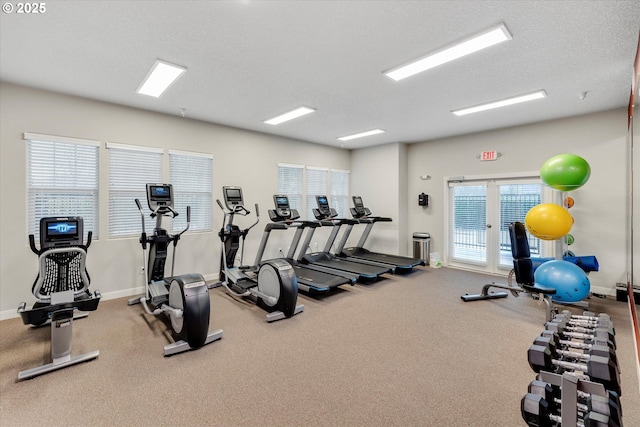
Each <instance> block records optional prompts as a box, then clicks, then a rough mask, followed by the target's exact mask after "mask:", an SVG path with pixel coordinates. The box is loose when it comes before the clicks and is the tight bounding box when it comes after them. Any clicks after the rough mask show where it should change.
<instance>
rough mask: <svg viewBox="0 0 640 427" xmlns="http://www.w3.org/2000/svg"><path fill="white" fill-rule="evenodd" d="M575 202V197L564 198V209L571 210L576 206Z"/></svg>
mask: <svg viewBox="0 0 640 427" xmlns="http://www.w3.org/2000/svg"><path fill="white" fill-rule="evenodd" d="M574 203H575V201H574V200H573V197H565V198H564V207H565V208H567V209H571V208H572V207H573V205H574Z"/></svg>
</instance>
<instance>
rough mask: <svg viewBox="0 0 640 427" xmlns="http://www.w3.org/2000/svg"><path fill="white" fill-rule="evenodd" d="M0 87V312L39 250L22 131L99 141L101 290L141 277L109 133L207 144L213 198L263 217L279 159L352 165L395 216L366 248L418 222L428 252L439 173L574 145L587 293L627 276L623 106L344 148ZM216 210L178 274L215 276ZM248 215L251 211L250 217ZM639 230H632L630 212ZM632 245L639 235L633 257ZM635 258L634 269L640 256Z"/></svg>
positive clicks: (488, 168) (132, 139)
mask: <svg viewBox="0 0 640 427" xmlns="http://www.w3.org/2000/svg"><path fill="white" fill-rule="evenodd" d="M0 95H1V97H0V185H1V193H0V205H1V209H0V236H1V237H0V319H1V318H7V317H11V316H15V310H16V308H17V306H18V304H19V302H21V301H26V302H28V303H29V304H30V303H31V302H32V301H33V296H32V295H31V293H30V288H31V284H32V283H33V280H34V279H35V275H36V272H37V261H36V257H35V255H34V254H33V253H31V251H30V250H29V247H28V242H27V236H26V227H27V225H26V221H25V217H26V184H25V179H26V173H25V162H26V159H25V154H26V149H25V142H24V140H23V139H22V136H23V133H24V132H35V133H42V134H49V135H60V136H67V137H75V138H86V139H94V140H98V141H102V142H103V144H102V146H101V148H100V191H101V193H100V211H99V215H100V230H99V232H100V239H99V240H97V241H95V242H94V243H93V244H92V246H91V249H90V251H89V257H88V268H89V272H90V274H91V276H92V288H93V289H100V290H101V292H102V293H103V295H104V296H105V298H115V297H121V296H129V295H132V294H134V293H136V292H139V291H140V290H141V286H142V276H141V275H140V274H139V271H140V265H141V251H140V247H139V244H138V242H137V238H128V239H113V240H112V239H109V238H108V228H107V227H108V224H107V218H108V207H107V202H108V194H107V188H108V176H107V164H108V157H107V156H108V152H107V150H106V149H105V148H104V142H106V141H110V142H118V143H124V144H133V145H147V146H153V147H160V148H164V149H180V150H188V151H198V152H205V153H212V154H213V157H214V176H213V179H214V197H216V198H218V197H220V196H221V194H219V193H220V190H219V189H220V187H221V186H222V185H240V186H242V187H243V188H244V193H245V199H246V201H247V203H249V204H253V203H256V202H257V203H259V204H260V206H261V208H262V209H261V210H262V212H263V218H262V221H261V223H262V224H263V225H264V224H265V223H266V221H267V217H266V209H268V208H270V207H271V206H272V204H273V201H272V195H273V194H274V192H275V191H276V189H277V168H276V166H277V164H278V163H280V162H281V163H294V164H303V165H311V166H322V167H328V168H336V169H347V170H351V194H353V195H361V196H362V197H363V199H364V201H365V204H366V205H367V206H368V207H369V208H370V209H371V210H372V211H373V213H374V214H375V215H381V216H390V217H392V218H393V220H394V221H393V222H392V223H388V224H378V225H376V227H375V228H374V231H373V233H372V235H371V237H370V240H369V242H368V244H367V247H369V248H370V249H373V250H378V251H382V252H390V253H400V254H407V253H409V252H410V250H409V247H410V240H411V239H410V236H411V233H412V232H414V231H426V232H429V233H431V250H432V251H443V242H444V230H443V224H444V217H443V214H444V206H445V203H446V201H445V200H444V196H445V193H444V182H443V178H444V177H446V176H458V175H466V176H469V175H491V174H510V173H518V172H522V171H536V170H538V169H539V167H540V165H541V164H542V163H543V162H544V161H545V160H546V159H547V158H549V157H550V156H552V155H554V154H557V153H560V152H571V153H575V154H578V155H581V156H583V157H584V158H586V159H587V161H589V163H590V165H591V168H592V175H591V178H590V180H589V182H588V183H587V184H586V185H585V186H584V187H583V188H581V189H579V190H577V191H576V192H575V194H573V196H574V198H575V199H576V206H575V207H574V208H573V210H572V214H573V215H574V217H575V219H576V224H575V226H574V228H573V230H572V234H574V236H575V237H576V243H575V245H574V248H572V249H573V250H574V251H575V252H576V253H578V254H584V255H590V254H593V255H596V256H597V257H598V260H599V262H600V271H599V272H597V273H592V274H591V276H590V278H591V281H592V286H593V290H594V291H596V292H602V293H611V292H612V291H613V289H614V286H615V283H616V282H624V281H626V272H627V271H628V264H629V262H628V260H629V257H630V255H629V249H628V244H627V242H628V236H629V226H628V224H629V223H630V221H629V218H630V216H629V203H630V198H629V197H628V194H629V185H628V181H629V172H628V167H627V165H628V160H629V146H628V140H627V123H626V109H620V110H613V111H608V112H603V113H597V114H591V115H585V116H578V117H573V118H568V119H563V120H556V121H550V122H545V123H537V124H532V125H526V126H520V127H514V128H508V129H501V130H497V131H491V132H485V133H480V134H474V135H466V136H460V137H455V138H449V139H441V140H434V141H427V142H422V143H415V144H402V143H394V144H387V145H383V146H377V147H371V148H366V149H361V150H353V151H348V150H342V149H339V148H331V147H325V146H321V145H317V144H311V143H306V142H302V141H295V140H289V139H286V138H278V137H274V136H269V135H264V134H259V133H255V132H250V131H244V130H240V129H234V128H229V127H225V126H218V125H214V124H209V123H203V122H198V121H194V120H189V119H183V118H181V117H174V116H167V115H161V114H156V113H151V112H147V111H141V110H136V109H131V108H126V107H121V106H117V105H112V104H107V103H102V102H97V101H91V100H87V99H82V98H76V97H70V96H66V95H60V94H55V93H51V92H45V91H39V90H35V89H31V88H25V87H20V86H15V85H11V84H6V83H2V84H0ZM637 140H638V138H637V136H636V141H637ZM482 150H496V151H499V152H501V153H502V154H503V155H502V157H500V158H499V160H497V161H495V162H480V161H479V160H478V159H477V158H476V155H477V154H478V153H479V152H480V151H482ZM636 151H639V150H636ZM636 157H637V156H636ZM636 163H638V162H636ZM165 173H166V171H165ZM422 175H430V176H431V179H430V180H422V179H420V176H422ZM165 178H168V176H166V175H165ZM636 181H638V180H637V179H636ZM638 187H640V185H637V186H636V188H638ZM420 192H425V193H427V194H429V196H430V206H429V207H428V208H422V207H419V206H418V205H417V195H418V194H419V193H420ZM636 205H637V203H636ZM216 206H217V205H215V204H214V208H216ZM212 214H213V216H214V231H213V232H210V233H189V234H187V235H185V236H184V237H183V239H182V241H181V245H180V246H179V248H178V249H179V250H178V256H177V260H176V273H185V272H199V273H202V274H204V275H205V276H206V277H208V278H213V277H215V276H216V275H217V271H218V268H219V257H220V248H219V245H220V243H219V239H218V237H217V231H218V229H219V227H220V226H221V222H222V214H221V212H220V211H219V210H218V209H214V212H213V213H212ZM635 216H636V218H637V217H638V215H637V213H636V215H635ZM249 222H250V220H249V219H247V225H248V224H249ZM241 225H244V224H243V223H241ZM635 228H636V234H637V229H638V228H640V227H638V226H637V220H636V227H635ZM254 230H255V231H254V232H253V233H251V234H250V235H249V237H248V241H247V249H246V261H247V262H252V261H253V256H254V254H255V250H256V249H257V246H258V242H259V240H260V238H261V232H260V231H259V230H261V227H260V226H258V227H256V229H254ZM327 234H328V232H327V231H326V230H321V231H320V232H319V233H317V235H316V237H315V238H314V240H313V241H312V249H315V248H316V245H317V246H319V247H320V248H322V246H323V244H324V240H325V238H326V235H327ZM353 234H354V236H353V237H352V238H351V239H350V244H353V243H355V241H357V240H356V239H357V237H358V236H359V232H358V230H354V233H353ZM291 236H292V232H287V233H281V234H274V235H273V236H272V239H271V240H270V244H269V247H268V248H267V253H266V255H267V256H272V257H275V256H278V250H279V249H282V250H283V251H286V250H287V248H288V243H289V241H290V238H291ZM636 241H637V239H636ZM638 253H640V250H638V245H636V249H635V255H636V256H637V254H638ZM635 265H636V271H639V270H638V265H639V263H638V262H637V261H636V264H635ZM636 275H637V274H636Z"/></svg>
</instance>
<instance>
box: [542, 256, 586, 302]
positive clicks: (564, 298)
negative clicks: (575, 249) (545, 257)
mask: <svg viewBox="0 0 640 427" xmlns="http://www.w3.org/2000/svg"><path fill="white" fill-rule="evenodd" d="M533 277H534V279H535V282H536V283H538V284H540V285H541V286H544V287H547V288H553V289H555V290H556V293H555V295H551V299H552V300H553V301H558V302H578V301H582V300H583V299H585V298H586V297H587V295H589V290H590V288H591V283H590V282H589V278H588V277H587V275H586V273H585V272H584V271H583V270H582V269H581V268H580V267H578V266H577V265H575V264H573V263H570V262H569V261H562V260H553V261H548V262H545V263H544V264H542V265H540V267H538V268H537V269H536V271H535V272H534V273H533Z"/></svg>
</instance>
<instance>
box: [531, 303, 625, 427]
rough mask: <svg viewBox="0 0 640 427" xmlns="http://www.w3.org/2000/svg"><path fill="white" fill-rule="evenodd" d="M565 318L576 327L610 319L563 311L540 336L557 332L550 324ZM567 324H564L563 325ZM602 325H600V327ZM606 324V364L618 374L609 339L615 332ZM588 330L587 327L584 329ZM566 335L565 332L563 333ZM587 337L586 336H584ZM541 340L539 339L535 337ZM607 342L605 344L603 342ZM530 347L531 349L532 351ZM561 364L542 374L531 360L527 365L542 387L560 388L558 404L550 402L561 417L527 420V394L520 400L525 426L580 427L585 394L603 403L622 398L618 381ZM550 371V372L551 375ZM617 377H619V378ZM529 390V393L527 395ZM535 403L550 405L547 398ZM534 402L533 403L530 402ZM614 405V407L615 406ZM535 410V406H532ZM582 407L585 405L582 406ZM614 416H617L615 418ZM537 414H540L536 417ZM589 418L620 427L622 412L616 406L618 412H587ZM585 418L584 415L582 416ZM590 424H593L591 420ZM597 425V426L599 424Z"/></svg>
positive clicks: (613, 348)
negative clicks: (554, 426)
mask: <svg viewBox="0 0 640 427" xmlns="http://www.w3.org/2000/svg"><path fill="white" fill-rule="evenodd" d="M562 315H564V316H565V319H569V320H567V322H569V321H571V318H573V319H572V320H573V321H574V322H576V323H580V322H588V321H585V320H584V318H585V317H588V318H590V319H591V320H592V321H593V319H595V318H598V317H601V318H602V319H609V317H608V316H607V315H605V314H597V313H592V312H584V313H583V315H582V316H573V315H571V313H570V312H568V311H564V312H563V313H562V314H559V315H558V317H557V318H556V319H554V320H553V321H552V322H548V323H546V324H545V328H546V329H545V331H543V333H542V334H541V336H543V337H544V336H545V332H550V331H557V330H558V329H556V327H557V326H558V325H554V324H553V322H562V320H560V318H561V316H562ZM565 323H566V322H565ZM604 323H605V322H604V321H603V324H604ZM606 323H607V324H609V326H610V329H609V337H610V340H609V344H610V345H611V348H610V351H611V353H612V355H611V356H608V357H609V359H608V364H609V366H610V367H612V364H613V368H614V369H615V370H617V372H618V373H619V367H618V366H617V358H615V338H614V337H613V336H612V334H615V331H614V330H613V325H612V324H611V322H610V320H607V321H606ZM587 327H588V326H587ZM565 333H566V332H565ZM567 334H568V335H569V337H566V338H565V340H571V335H572V334H571V333H567ZM573 335H577V336H579V335H581V334H573ZM585 335H587V334H585ZM594 336H595V332H594ZM538 338H540V337H538ZM538 338H536V340H534V347H535V346H536V342H537V340H538ZM578 339H583V338H578ZM595 341H598V343H602V342H603V341H602V337H599V338H596V339H594V342H595ZM604 342H606V340H605V341H604ZM576 344H577V345H576V347H578V348H580V346H581V345H584V344H586V341H584V342H582V343H581V342H579V341H578V342H576ZM534 347H532V349H533V348H534ZM566 353H570V352H566V351H565V352H562V354H566ZM595 357H599V358H600V359H605V358H604V357H603V356H602V355H599V356H595ZM563 359H564V356H561V357H560V359H559V360H560V361H562V360H563ZM561 363H562V362H559V363H557V364H556V362H555V361H554V366H549V367H548V369H541V370H539V371H538V370H537V369H536V368H537V367H539V365H538V366H536V367H534V365H533V364H532V361H531V360H530V365H531V366H532V368H533V369H534V371H536V372H538V377H537V380H539V381H541V382H543V383H547V384H549V385H551V386H552V387H555V388H556V389H558V388H559V390H560V399H559V400H558V399H557V398H554V399H552V400H553V401H555V402H557V403H559V404H560V406H559V407H558V408H556V409H561V411H560V412H561V413H560V415H559V416H558V415H556V414H550V415H549V418H546V419H544V421H541V420H542V418H540V419H535V418H530V417H531V414H532V412H526V411H528V409H525V408H526V406H527V405H525V400H527V401H529V402H531V401H530V399H529V398H530V396H531V393H527V395H526V396H525V397H524V398H523V399H522V402H523V403H522V417H523V419H524V420H525V421H526V422H527V424H528V425H530V426H536V425H562V426H578V425H583V421H582V420H581V419H580V418H579V416H580V415H579V414H580V409H579V408H580V406H581V405H580V399H581V398H584V396H585V393H587V394H590V395H592V396H600V397H603V398H605V399H608V398H610V395H611V394H614V395H617V396H619V395H620V394H621V388H620V383H619V378H618V380H617V381H614V382H613V383H611V382H610V381H608V378H606V379H605V377H601V378H598V377H597V376H596V377H595V378H592V377H589V376H588V375H587V374H586V373H585V372H582V370H581V369H578V371H577V372H574V371H572V369H575V368H562V367H561V366H562V364H561ZM552 371H553V372H552ZM618 375H619V374H618ZM605 384H609V386H610V387H609V389H608V387H607V386H605ZM531 391H532V390H531V389H530V392H531ZM538 393H539V392H534V393H533V394H534V395H536V396H538ZM537 399H541V401H547V403H553V402H549V401H548V399H549V398H548V397H544V398H541V397H538V398H537ZM533 402H535V400H534V401H533ZM616 403H617V405H619V401H618V402H616ZM617 405H614V407H615V406H617ZM534 406H535V404H534ZM582 406H584V405H582ZM529 408H531V406H529ZM582 412H584V410H582ZM614 413H615V414H616V415H615V416H613V415H614ZM539 414H540V413H539ZM589 414H591V415H597V416H599V417H600V416H607V417H609V420H610V425H616V426H620V427H622V409H621V408H620V407H619V406H618V410H617V411H613V410H612V412H611V413H609V414H600V412H599V411H593V412H589ZM582 416H584V415H582ZM590 421H593V420H590ZM589 425H593V424H589ZM598 425H599V424H598Z"/></svg>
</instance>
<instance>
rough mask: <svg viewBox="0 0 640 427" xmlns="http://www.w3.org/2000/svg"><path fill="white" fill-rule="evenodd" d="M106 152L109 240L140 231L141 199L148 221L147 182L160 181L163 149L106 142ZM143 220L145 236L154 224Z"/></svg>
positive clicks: (150, 231)
mask: <svg viewBox="0 0 640 427" xmlns="http://www.w3.org/2000/svg"><path fill="white" fill-rule="evenodd" d="M107 148H108V149H109V237H127V236H133V235H136V234H139V233H141V232H142V230H141V229H140V228H141V226H142V225H141V222H140V212H139V211H138V208H137V206H136V204H135V199H139V200H140V204H141V205H142V208H143V210H144V211H145V215H146V216H147V218H148V215H149V213H150V212H149V208H148V206H147V202H146V200H147V194H146V184H147V183H160V182H162V153H163V151H162V149H155V148H149V147H138V146H131V145H123V144H115V143H108V144H107ZM147 218H145V225H146V227H147V233H152V232H153V227H154V225H155V222H154V221H150V220H148V219H147Z"/></svg>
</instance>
